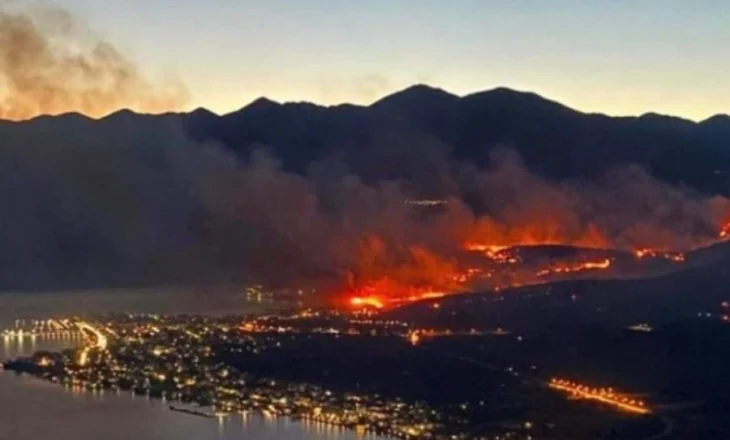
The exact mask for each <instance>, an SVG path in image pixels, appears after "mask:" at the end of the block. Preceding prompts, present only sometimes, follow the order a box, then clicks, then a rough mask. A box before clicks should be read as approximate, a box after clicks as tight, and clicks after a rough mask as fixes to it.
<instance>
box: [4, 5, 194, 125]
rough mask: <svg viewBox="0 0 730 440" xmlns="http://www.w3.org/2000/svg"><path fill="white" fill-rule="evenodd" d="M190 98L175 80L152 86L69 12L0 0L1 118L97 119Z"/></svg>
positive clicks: (158, 108) (161, 107)
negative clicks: (58, 116) (122, 110)
mask: <svg viewBox="0 0 730 440" xmlns="http://www.w3.org/2000/svg"><path fill="white" fill-rule="evenodd" d="M187 97H188V93H187V90H186V88H185V87H184V86H183V85H182V84H181V83H179V82H177V81H174V80H169V79H168V80H167V81H165V83H164V84H162V83H160V84H155V83H153V82H152V81H150V80H149V79H148V78H146V77H145V76H144V75H143V73H142V72H141V71H140V70H139V68H138V67H137V66H136V65H135V64H134V63H133V62H132V61H131V60H130V59H129V58H128V57H126V56H125V55H123V54H122V53H120V52H119V51H118V50H117V48H116V47H115V46H114V45H113V44H111V43H110V42H109V41H106V40H104V39H103V38H102V37H100V36H99V35H98V34H97V33H96V32H94V31H93V30H91V29H89V28H88V27H86V26H84V24H83V23H81V22H80V21H79V20H78V19H76V18H75V17H74V16H72V15H71V14H70V13H69V12H68V11H66V10H64V9H61V8H57V7H50V6H49V7H36V8H33V9H30V8H26V7H24V6H23V5H22V4H18V3H17V2H12V1H4V0H3V1H0V119H11V120H20V119H28V118H31V117H33V116H37V115H39V114H58V113H65V112H71V111H75V112H80V113H84V114H86V115H89V116H92V117H99V116H104V115H106V114H108V113H110V112H112V111H114V110H117V109H119V108H120V107H127V108H132V109H135V110H138V111H144V112H152V113H155V112H161V111H169V110H173V109H177V108H179V107H180V106H181V105H183V104H185V103H186V101H187Z"/></svg>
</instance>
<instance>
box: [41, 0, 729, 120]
mask: <svg viewBox="0 0 730 440" xmlns="http://www.w3.org/2000/svg"><path fill="white" fill-rule="evenodd" d="M55 4H57V5H59V6H62V7H65V8H67V9H69V10H70V11H72V12H74V13H75V14H76V15H78V16H79V17H81V18H82V19H83V20H85V21H86V22H87V24H88V25H89V26H91V27H93V28H95V29H96V30H99V31H101V32H102V33H103V34H104V35H105V36H106V37H108V38H109V39H110V40H112V41H114V43H115V44H117V45H118V46H119V47H121V48H122V49H123V50H124V51H125V52H126V53H129V54H130V55H131V56H132V57H133V58H134V59H135V60H136V61H137V62H138V63H139V65H140V66H141V67H142V68H143V69H144V70H145V71H146V72H148V73H150V74H151V76H153V77H155V76H157V77H163V76H164V75H169V74H174V75H177V76H178V77H180V78H181V79H182V80H184V81H185V82H186V83H187V84H188V85H189V87H190V92H191V95H192V99H191V101H190V104H189V107H191V108H192V107H199V106H203V107H207V108H209V109H211V110H213V111H216V112H218V113H225V112H228V111H232V110H235V109H238V108H240V107H242V106H244V105H245V104H247V103H248V102H250V101H252V100H254V99H255V98H257V97H259V96H266V97H268V98H270V99H274V100H278V101H313V102H317V103H320V104H327V105H330V104H337V103H341V102H353V103H359V104H368V103H371V102H373V101H374V100H376V99H377V98H379V97H382V96H384V95H386V94H388V93H391V92H393V91H396V90H399V89H403V88H405V87H407V86H409V85H412V84H414V83H427V84H430V85H433V86H437V87H441V88H444V89H446V90H448V91H451V92H453V93H456V94H460V95H463V94H468V93H472V92H475V91H480V90H485V89H490V88H494V87H498V86H505V87H510V88H514V89H518V90H529V91H534V92H536V93H538V94H541V95H543V96H545V97H548V98H551V99H554V100H557V101H560V102H562V103H564V104H566V105H569V106H571V107H574V108H577V109H579V110H583V111H590V112H602V113H607V114H611V115H638V114H642V113H645V112H648V111H653V112H658V113H665V114H673V115H677V116H682V117H686V118H689V119H695V120H700V119H704V118H706V117H708V116H710V115H713V114H716V113H727V112H730V81H728V72H730V57H728V56H727V47H730V26H728V25H727V23H730V2H727V1H722V0H694V1H691V2H690V1H686V0H681V1H680V0H656V1H650V0H552V1H545V0H520V1H508V0H504V1H491V0H360V1H354V0H347V1H343V0H153V1H150V0H125V1H121V0H105V1H100V0H56V1H55Z"/></svg>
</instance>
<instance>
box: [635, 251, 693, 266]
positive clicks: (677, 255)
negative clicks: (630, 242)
mask: <svg viewBox="0 0 730 440" xmlns="http://www.w3.org/2000/svg"><path fill="white" fill-rule="evenodd" d="M634 256H635V257H636V258H638V259H639V260H643V259H647V258H662V259H665V260H669V261H674V262H675V263H682V262H684V259H685V258H684V254H683V253H681V252H661V251H657V250H654V249H637V250H635V251H634Z"/></svg>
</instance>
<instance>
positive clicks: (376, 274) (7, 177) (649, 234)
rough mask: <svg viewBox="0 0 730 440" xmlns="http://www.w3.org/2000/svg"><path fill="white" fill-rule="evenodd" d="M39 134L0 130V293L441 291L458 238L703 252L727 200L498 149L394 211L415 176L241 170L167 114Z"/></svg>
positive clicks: (75, 122)
mask: <svg viewBox="0 0 730 440" xmlns="http://www.w3.org/2000/svg"><path fill="white" fill-rule="evenodd" d="M163 121H167V123H163ZM40 122H44V123H47V124H45V125H38V124H37V123H36V125H33V130H22V126H16V127H15V128H14V131H13V133H14V134H13V135H12V136H10V135H9V134H8V133H10V131H7V132H5V131H3V132H2V133H0V139H3V142H2V143H0V207H2V211H1V212H0V244H1V247H0V288H2V289H11V288H23V289H26V288H43V289H55V288H62V287H63V288H68V287H87V286H111V285H128V284H139V285H143V284H144V285H156V284H162V283H171V284H226V283H231V282H260V283H266V284H269V285H277V286H299V285H301V284H302V283H304V282H310V281H312V282H314V281H321V280H327V281H333V282H335V283H339V285H340V287H342V288H344V287H347V286H348V285H350V286H360V285H364V284H367V283H369V282H372V281H382V280H386V281H388V282H393V283H401V284H408V285H415V286H427V285H428V286H438V287H440V288H448V287H449V286H450V283H452V278H451V277H452V276H453V274H454V273H455V271H456V270H457V267H458V265H459V264H460V258H461V256H462V249H461V248H462V244H463V243H464V242H466V241H469V240H479V241H483V242H486V243H492V244H520V243H527V244H530V243H532V242H535V243H538V242H555V243H572V244H593V245H595V244H596V243H598V244H599V245H605V246H620V247H635V246H642V247H643V246H649V247H689V246H694V245H699V244H702V243H705V242H707V241H709V240H711V239H713V238H714V237H715V236H716V234H717V228H718V222H719V221H720V217H719V214H720V213H722V212H725V213H726V212H728V211H727V209H728V201H727V200H725V199H722V198H712V197H707V196H703V195H700V194H697V193H695V192H693V191H691V190H689V189H686V188H679V187H673V186H668V185H665V184H663V183H661V182H659V181H657V180H655V179H653V178H652V177H651V176H649V175H647V174H646V173H644V172H643V171H641V170H640V169H637V168H633V167H628V168H624V169H621V170H616V171H615V172H612V173H609V174H608V175H606V176H605V177H604V178H603V179H601V180H599V181H597V182H550V181H547V180H545V179H543V178H541V177H539V176H537V175H535V174H533V173H531V172H529V170H527V169H526V167H525V166H524V165H523V164H522V162H521V161H520V159H519V157H517V156H516V155H515V154H514V153H513V152H511V151H509V150H503V151H501V152H498V153H497V154H495V155H494V156H493V158H492V164H491V166H490V167H488V168H487V169H484V170H479V169H475V168H474V167H470V166H466V165H463V164H458V163H454V162H453V161H450V160H449V159H448V158H445V159H444V163H443V169H442V170H436V171H439V172H438V175H439V179H440V180H439V181H440V182H443V185H444V190H443V193H442V195H445V196H447V197H449V203H448V204H447V205H445V206H441V207H439V208H435V209H429V208H426V209H424V208H421V207H414V206H412V205H409V204H406V203H404V202H405V200H407V199H410V198H414V197H418V196H419V191H420V188H421V186H420V185H419V184H417V183H414V182H418V181H419V179H420V177H419V176H420V173H412V175H413V176H415V177H414V180H410V181H386V180H381V181H377V182H367V183H366V182H365V181H363V180H362V179H361V178H360V177H358V176H357V175H356V174H355V173H354V172H353V171H352V170H351V168H350V166H349V165H348V164H347V163H345V162H343V161H341V160H334V159H331V160H322V161H319V162H315V163H312V164H310V167H309V171H308V172H307V173H306V174H304V175H299V174H295V173H292V172H287V171H284V170H283V169H282V168H281V166H280V165H279V163H278V161H277V160H276V158H274V157H272V156H271V155H269V154H267V153H266V152H265V151H258V152H255V153H254V154H252V155H251V158H250V159H249V160H246V161H241V160H240V158H238V157H236V156H235V155H233V154H232V153H230V152H229V151H228V150H226V149H224V148H221V147H218V146H216V145H208V144H197V143H194V142H192V141H190V140H189V139H188V138H186V136H185V135H184V133H183V130H182V129H181V127H180V126H179V125H178V123H177V122H176V120H175V117H174V116H170V117H169V118H168V119H164V120H160V121H159V123H158V124H157V125H154V126H150V127H147V128H144V126H140V125H135V127H136V129H135V130H131V129H130V128H129V126H127V125H126V124H127V122H125V117H124V115H120V116H119V117H114V118H109V119H105V120H102V121H98V122H90V121H84V120H81V119H73V118H72V119H59V120H47V121H40ZM54 124H59V125H57V126H56V125H54ZM54 127H55V128H54ZM59 127H60V128H59ZM6 129H7V127H6V128H2V127H0V131H2V130H6ZM51 133H53V134H54V135H50V134H51ZM61 134H63V135H61ZM432 165H433V164H430V165H429V166H432ZM403 175H408V173H405V172H404V173H403ZM424 188H425V189H424V191H426V192H428V193H429V194H433V192H434V188H432V187H431V186H430V183H429V184H428V185H425V186H424ZM459 191H462V192H463V193H464V194H467V193H468V194H469V197H468V198H469V200H470V203H468V204H467V203H466V202H465V201H464V200H462V195H461V194H460V193H459ZM475 212H478V213H479V214H475ZM599 238H600V240H602V241H596V240H598V239H599ZM588 242H590V243H588Z"/></svg>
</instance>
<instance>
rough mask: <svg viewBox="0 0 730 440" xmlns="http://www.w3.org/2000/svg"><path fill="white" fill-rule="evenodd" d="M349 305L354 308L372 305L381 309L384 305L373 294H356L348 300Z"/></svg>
mask: <svg viewBox="0 0 730 440" xmlns="http://www.w3.org/2000/svg"><path fill="white" fill-rule="evenodd" d="M350 305H352V306H353V307H356V308H365V307H374V308H376V309H382V308H383V307H385V305H384V304H383V301H381V300H380V299H378V298H376V297H373V296H366V297H360V296H356V297H354V298H352V299H351V300H350Z"/></svg>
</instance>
